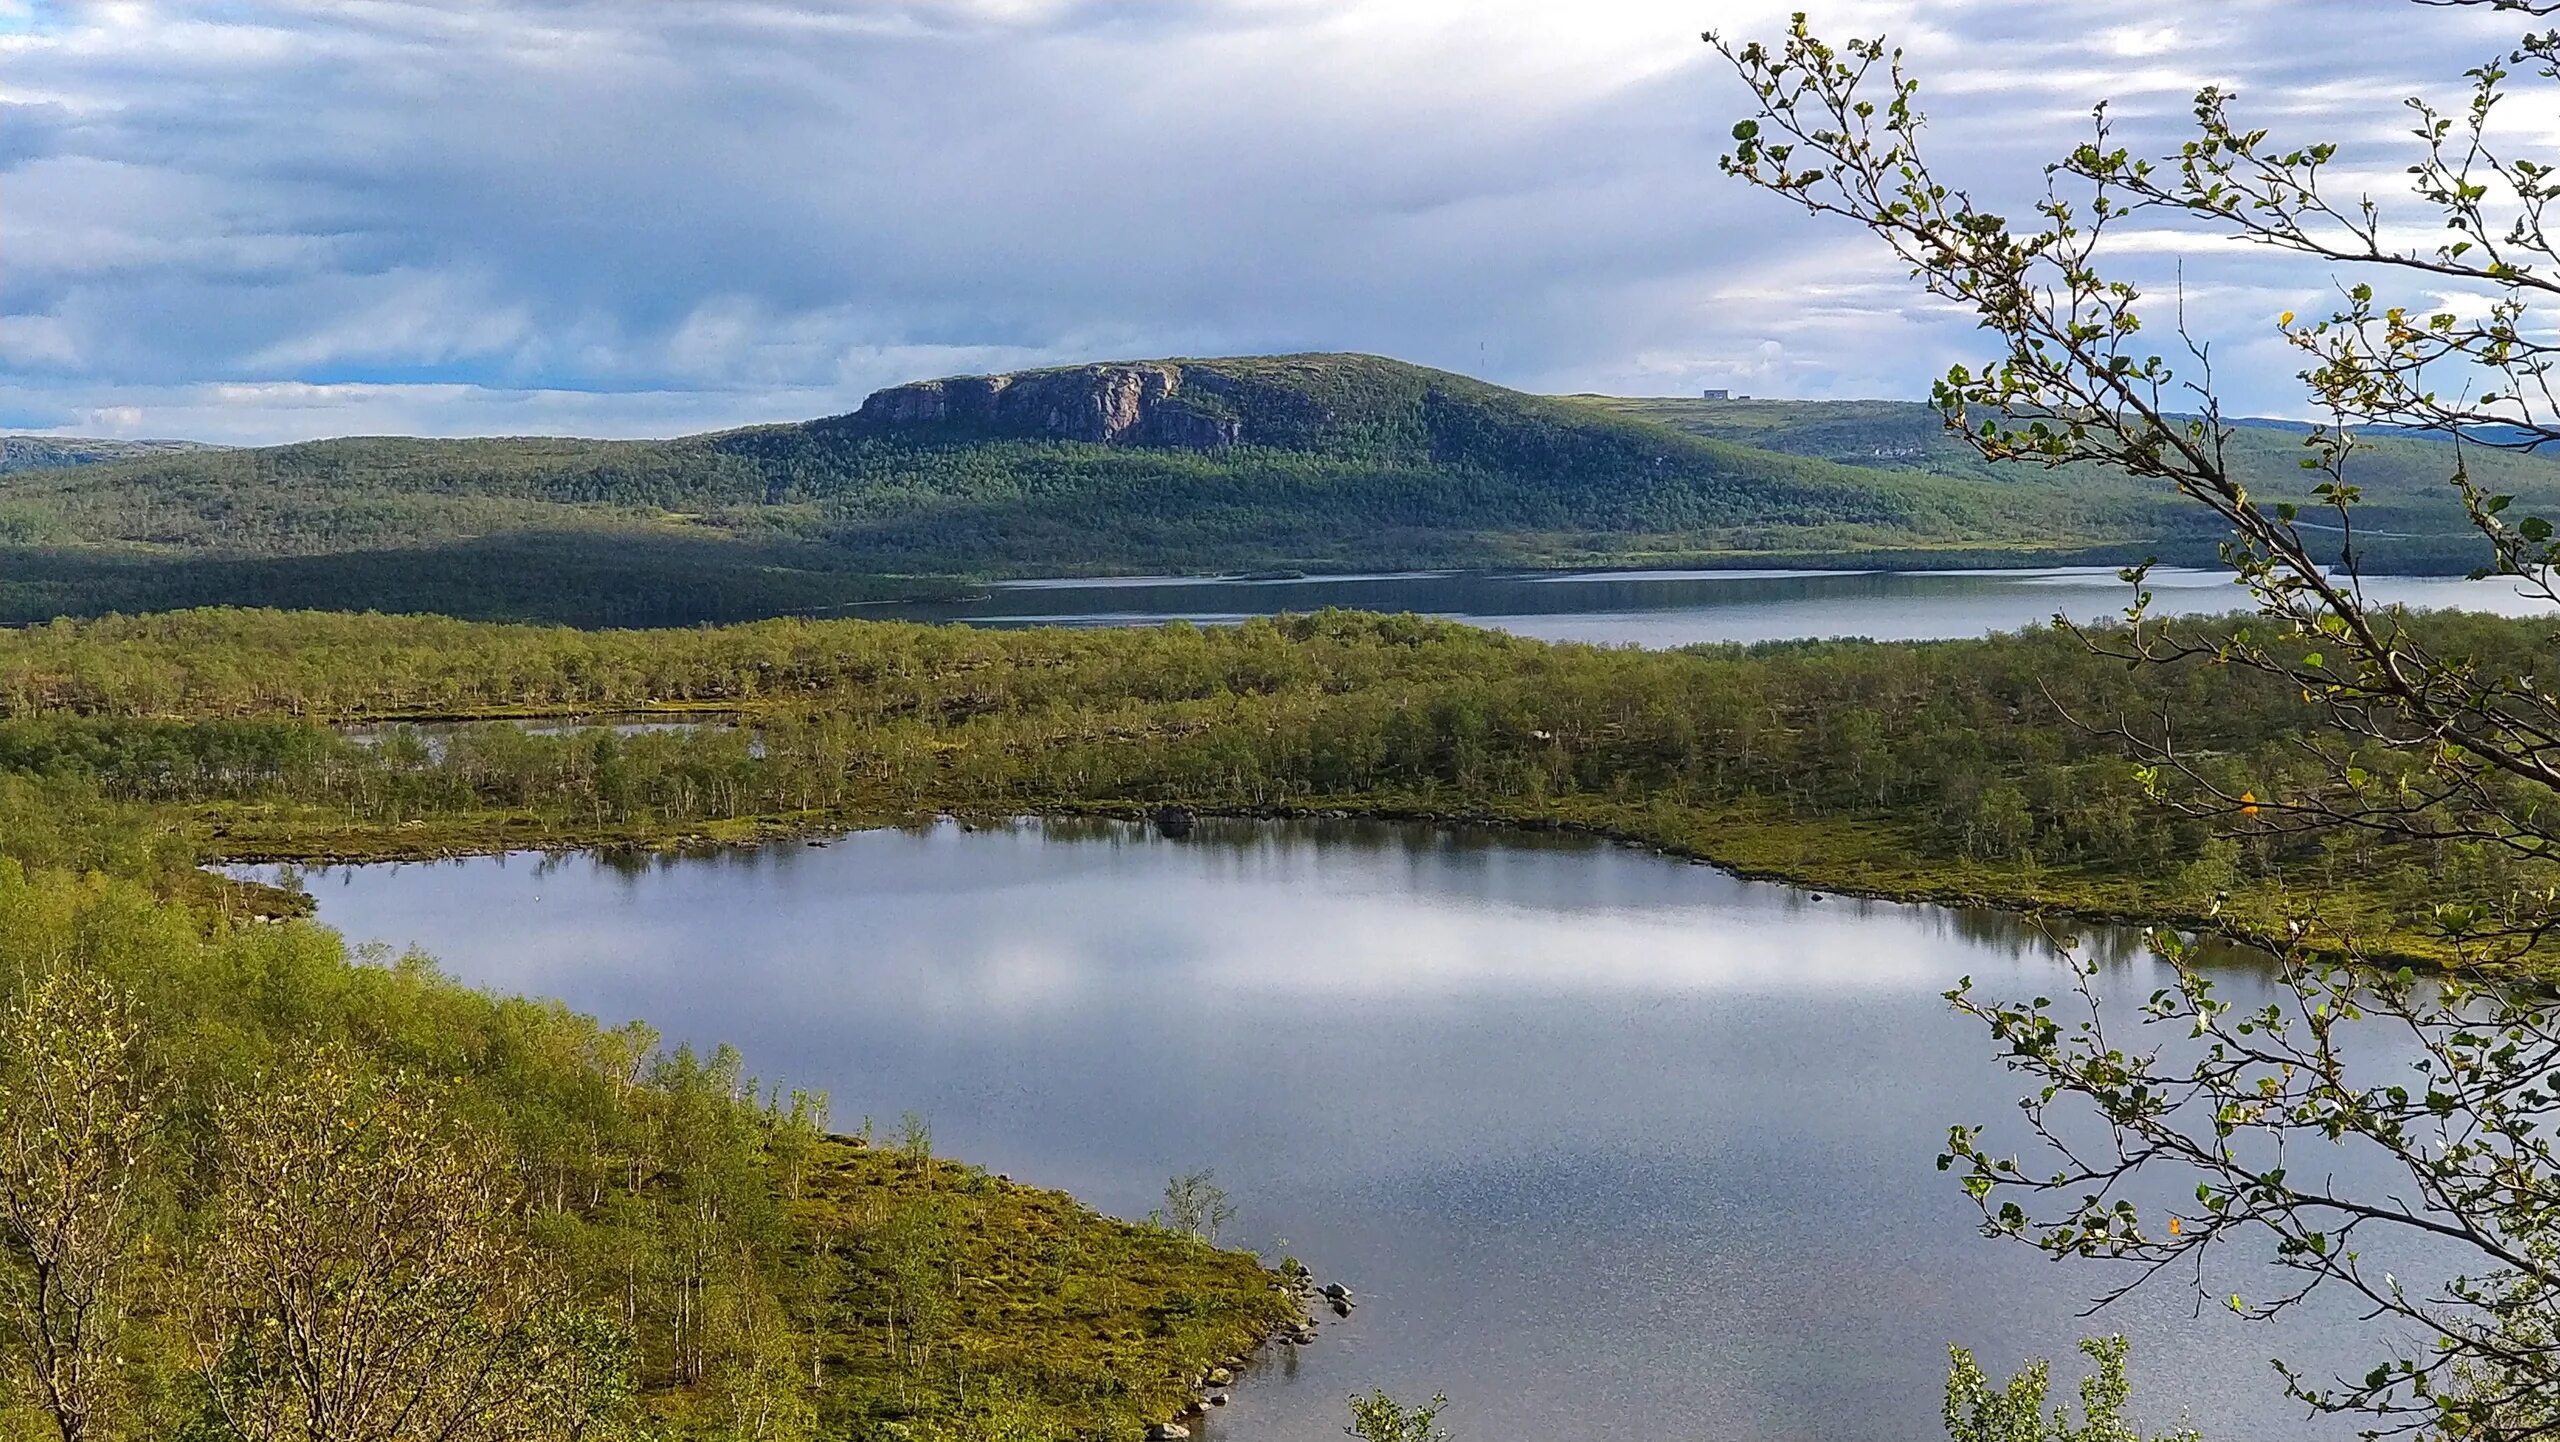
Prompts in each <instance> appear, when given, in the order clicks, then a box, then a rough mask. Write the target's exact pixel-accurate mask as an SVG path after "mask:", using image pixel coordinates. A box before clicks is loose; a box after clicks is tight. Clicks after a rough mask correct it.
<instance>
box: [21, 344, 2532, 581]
mask: <svg viewBox="0 0 2560 1442" xmlns="http://www.w3.org/2000/svg"><path fill="white" fill-rule="evenodd" d="M2239 451H2240V453H2241V455H2242V457H2243V460H2244V462H2245V463H2246V464H2247V466H2248V467H2249V468H2250V470H2251V472H2252V473H2253V476H2254V478H2255V489H2257V490H2258V491H2260V492H2261V493H2262V494H2264V495H2265V496H2266V497H2267V498H2268V499H2269V500H2271V501H2272V500H2276V499H2284V498H2288V497H2292V498H2299V497H2300V494H2301V493H2302V492H2303V491H2304V490H2305V489H2306V488H2307V487H2308V485H2309V484H2310V482H2309V481H2308V480H2306V479H2305V473H2304V472H2302V471H2301V470H2300V469H2299V468H2298V467H2297V465H2296V460H2297V458H2298V455H2299V438H2298V437H2295V436H2291V435H2288V434H2286V433H2284V432H2282V431H2277V430H2266V431H2263V432H2251V433H2249V434H2248V435H2247V437H2246V438H2245V444H2243V445H2241V446H2240V447H2239ZM2360 457H2361V459H2360V461H2359V464H2361V465H2363V466H2364V467H2365V470H2364V472H2363V475H2362V480H2363V483H2364V485H2365V490H2366V494H2367V497H2368V501H2369V504H2370V506H2371V508H2372V509H2371V514H2372V515H2373V516H2375V517H2376V518H2377V521H2378V522H2380V524H2378V525H2377V529H2378V530H2380V531H2382V532H2386V533H2388V534H2383V535H2377V536H2375V537H2374V538H2373V541H2372V545H2373V550H2372V551H2370V552H2369V553H2368V559H2369V560H2370V561H2372V562H2373V563H2374V564H2376V565H2379V566H2385V567H2388V566H2401V567H2408V566H2427V567H2433V568H2435V569H2439V570H2442V569H2456V568H2460V569H2467V568H2468V567H2469V566H2470V565H2472V564H2476V558H2473V557H2471V556H2469V555H2468V553H2462V554H2459V555H2457V554H2455V552H2454V548H2453V543H2454V541H2455V540H2456V539H2458V538H2460V537H2463V536H2465V535H2467V528H2466V527H2465V526H2464V524H2463V521H2462V518H2461V516H2460V515H2459V513H2458V512H2457V511H2456V510H2455V509H2454V508H2453V507H2452V505H2451V503H2450V501H2449V499H2448V498H2447V492H2446V488H2445V486H2444V484H2443V481H2444V471H2445V453H2444V451H2443V450H2442V448H2440V447H2437V446H2433V445H2430V444H2428V443H2425V442H2419V441H2410V440H2401V439H2386V440H2377V441H2375V442H2373V443H2372V444H2371V445H2370V446H2368V447H2367V448H2365V449H2364V450H2363V451H2362V452H2361V453H2360ZM2469 460H2470V464H2471V466H2472V468H2473V471H2474V474H2475V476H2477V477H2479V478H2480V479H2481V481H2482V484H2484V485H2490V486H2493V487H2494V488H2496V489H2498V490H2502V491H2511V492H2514V493H2516V494H2517V495H2518V496H2519V497H2520V498H2523V499H2524V500H2526V501H2531V502H2535V503H2553V504H2560V467H2555V466H2554V465H2553V464H2552V463H2551V462H2547V461H2542V460H2537V459H2533V458H2529V457H2519V456H2507V455H2497V454H2491V455H2473V456H2471V457H2470V458H2469ZM2215 539H2216V535H2215V532H2214V530H2213V528H2212V526H2211V523H2210V520H2209V518H2207V517H2205V516H2204V515H2203V514H2202V513H2201V512H2200V511H2199V510H2197V509H2196V508H2194V507H2191V506H2187V505H2184V504H2182V503H2180V502H2178V501H2176V500H2175V499H2174V498H2172V497H2170V496H2168V495H2167V494H2166V493H2165V492H2163V491H2162V490H2161V489H2160V488H2158V487H2156V486H2153V485H2150V484H2148V483H2143V482H2138V481H2135V480H2133V479H2131V478H2129V477H2125V476H2121V475H2115V474H2110V473H2106V472H2102V471H2094V470H2085V469H2083V470H2065V471H2048V470H2044V469H2041V468H2037V467H2033V466H1998V467H1994V466H1988V465H1985V464H1983V463H1982V462H1980V461H1979V460H1978V459H1976V458H1974V457H1973V456H1972V454H1971V453H1970V452H1969V451H1966V450H1965V449H1964V448H1963V447H1962V445H1961V444H1960V443H1958V442H1956V441H1953V440H1951V439H1949V438H1948V437H1946V436H1945V435H1944V434H1943V433H1942V432H1941V431H1940V430H1939V429H1938V425H1937V421H1936V418H1935V416H1934V414H1933V413H1931V412H1930V411H1929V410H1928V409H1927V408H1926V407H1923V406H1916V405H1908V404H1899V403H1891V402H1831V403H1813V402H1724V401H1703V400H1701V401H1682V400H1621V399H1613V398H1606V397H1572V398H1559V397H1549V396H1536V395H1528V394H1524V393H1522V392H1519V391H1514V390H1507V389H1505V388H1503V387H1500V386H1494V385H1488V384H1486V383H1485V382H1482V381H1478V380H1474V379H1471V378H1469V377H1466V376H1462V375H1457V374H1453V373H1451V372H1448V371H1440V370H1432V369H1429V368H1426V367H1422V366H1414V365H1407V364H1404V363H1402V362H1398V361H1393V360H1387V359H1383V358H1381V357H1377V356H1366V355H1288V356H1255V357H1240V358H1230V359H1216V360H1199V359H1172V360H1147V361H1127V362H1111V363H1103V364H1093V365H1080V366H1067V367H1059V368H1054V369H1045V370H1033V371H1022V372H1015V373H1011V374H1005V375H988V376H957V377H949V378H944V379H940V380H928V381H918V382H914V383H911V384H906V385H898V386H891V387H889V388H887V389H884V390H881V391H879V392H877V393H875V394H873V395H872V396H871V397H870V398H869V399H868V400H866V401H865V402H864V403H863V404H862V405H861V406H860V407H859V408H857V409H855V410H853V411H851V412H849V413H846V414H843V415H837V416H832V417H828V418H825V419H821V420H815V421H807V422H798V423H792V424H782V425H765V426H752V427H748V428H745V429H741V430H735V431H724V432H719V433H716V434H710V435H700V436H689V437H683V438H680V439H676V440H667V441H592V440H574V439H489V440H417V439H403V438H379V437H377V438H356V439H347V440H332V441H316V442H311V443H308V444H303V445H293V446H276V447H267V448H262V449H243V450H198V451H186V452H172V453H160V454H147V455H140V456H126V457H122V458H101V459H99V460H98V461H97V462H96V463H94V464H86V465H79V466H73V467H61V466H55V467H48V468H44V469H33V470H20V471H15V472H11V473H8V474H5V475H0V620H24V619H33V618H41V617H44V616H50V615H53V614H57V613H63V612H70V613H85V612H94V611H97V610H102V609H109V608H116V609H148V608H156V607H161V606H170V605H182V604H207V603H213V602H250V603H260V604H292V605H305V606H329V607H377V608H382V609H399V610H439V611H451V612H455V613H458V614H465V615H475V616H493V615H494V616H548V617H556V618H564V619H572V620H577V621H580V622H598V621H614V622H632V623H638V622H644V621H645V622H658V623H663V622H668V621H681V620H706V619H726V618H735V617H741V616H750V615H762V614H772V613H775V612H781V611H795V610H808V609H822V608H833V607H840V606H843V605H845V604H848V603H853V602H858V601H864V600H871V599H878V598H881V597H884V596H891V595H900V594H912V593H914V592H915V591H916V590H917V589H918V588H919V587H923V588H927V589H931V588H947V587H949V586H952V585H955V584H968V583H973V582H974V581H975V580H977V579H980V578H988V577H997V576H1021V575H1057V574H1102V573H1110V572H1122V573H1126V572H1138V571H1146V572H1167V571H1175V572H1179V571H1214V570H1259V569H1277V568H1295V569H1302V570H1308V571H1323V570H1355V569H1379V568H1396V567H1421V566H1430V567H1447V566H1565V565H1609V566H1626V565H1657V566H1669V565H1764V566H1765V565H1784V564H1796V565H1803V564H1829V565H1839V564H1858V565H1886V566H1891V565H1903V566H1930V565H1961V564H2032V563H2038V562H2061V561H2085V560H2110V561H2121V560H2128V559H2136V558H2139V557H2141V556H2143V555H2146V554H2161V555H2165V556H2169V557H2172V558H2182V559H2205V558H2209V557H2210V556H2211V554H2212V548H2213V543H2214V541H2215Z"/></svg>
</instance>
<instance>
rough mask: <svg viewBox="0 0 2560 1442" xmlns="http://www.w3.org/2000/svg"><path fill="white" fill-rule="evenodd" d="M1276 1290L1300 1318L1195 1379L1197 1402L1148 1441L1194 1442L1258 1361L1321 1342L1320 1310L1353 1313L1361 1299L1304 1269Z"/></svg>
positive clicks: (1154, 1429)
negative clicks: (1199, 1424) (1197, 1428)
mask: <svg viewBox="0 0 2560 1442" xmlns="http://www.w3.org/2000/svg"><path fill="white" fill-rule="evenodd" d="M1281 1278H1282V1279H1281V1281H1279V1282H1277V1283H1275V1284H1274V1286H1275V1288H1276V1289H1279V1290H1284V1291H1286V1292H1288V1293H1289V1294H1290V1296H1291V1299H1292V1300H1293V1301H1295V1302H1296V1303H1297V1306H1298V1316H1297V1318H1296V1319H1295V1320H1294V1321H1289V1322H1284V1323H1282V1324H1281V1325H1279V1326H1278V1327H1275V1328H1273V1329H1272V1330H1271V1331H1270V1332H1268V1333H1266V1334H1265V1335H1264V1336H1263V1338H1262V1340H1261V1342H1259V1343H1258V1344H1256V1345H1255V1346H1254V1347H1253V1348H1252V1349H1251V1350H1249V1351H1245V1352H1239V1353H1237V1354H1236V1355H1235V1356H1232V1357H1229V1358H1227V1359H1226V1360H1225V1361H1223V1362H1220V1363H1218V1364H1217V1365H1216V1366H1213V1367H1210V1368H1207V1369H1206V1370H1204V1371H1202V1372H1201V1373H1200V1375H1199V1376H1197V1377H1195V1378H1193V1379H1192V1381H1191V1393H1192V1396H1191V1401H1190V1402H1189V1403H1187V1404H1185V1405H1184V1407H1183V1408H1182V1410H1181V1411H1179V1412H1176V1413H1175V1414H1174V1415H1173V1416H1171V1417H1169V1418H1167V1419H1166V1420H1164V1421H1162V1422H1158V1423H1155V1424H1154V1425H1153V1426H1150V1427H1149V1428H1148V1429H1147V1442H1188V1439H1189V1438H1190V1436H1191V1427H1190V1424H1191V1423H1192V1422H1193V1421H1194V1420H1196V1419H1198V1418H1201V1417H1205V1416H1207V1415H1208V1414H1209V1413H1210V1412H1212V1411H1214V1410H1216V1409H1217V1408H1220V1407H1224V1406H1226V1405H1228V1404H1229V1403H1231V1402H1233V1401H1234V1400H1235V1398H1234V1395H1233V1393H1232V1392H1230V1390H1229V1389H1230V1388H1233V1387H1235V1386H1238V1385H1240V1384H1241V1383H1242V1382H1243V1381H1244V1380H1245V1379H1246V1377H1247V1376H1248V1375H1249V1374H1250V1372H1251V1370H1252V1368H1253V1366H1254V1364H1255V1362H1256V1361H1258V1360H1259V1359H1260V1358H1261V1357H1262V1356H1263V1355H1265V1354H1266V1353H1268V1352H1269V1351H1270V1350H1271V1349H1272V1348H1274V1347H1293V1348H1294V1347H1311V1346H1313V1345H1315V1341H1316V1313H1318V1312H1320V1311H1330V1312H1331V1313H1333V1315H1334V1316H1335V1317H1337V1318H1343V1317H1348V1316H1350V1315H1351V1310H1352V1309H1353V1308H1354V1307H1357V1306H1358V1305H1360V1304H1359V1302H1358V1300H1357V1299H1356V1298H1354V1296H1353V1295H1352V1292H1351V1289H1350V1288H1349V1287H1347V1286H1345V1285H1343V1284H1342V1283H1340V1282H1327V1283H1325V1284H1323V1285H1321V1286H1319V1285H1317V1283H1316V1279H1315V1274H1314V1273H1312V1272H1309V1271H1308V1270H1307V1269H1306V1268H1304V1267H1298V1268H1296V1269H1295V1270H1285V1269H1284V1270H1283V1272H1282V1274H1281Z"/></svg>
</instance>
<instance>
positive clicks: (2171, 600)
mask: <svg viewBox="0 0 2560 1442" xmlns="http://www.w3.org/2000/svg"><path fill="white" fill-rule="evenodd" d="M2366 588H2367V592H2368V594H2369V595H2370V596H2371V597H2372V598H2373V599H2374V600H2376V601H2379V602H2397V603H2401V604H2406V605H2410V606H2419V607H2442V606H2458V607H2462V608H2465V609H2469V610H2476V611H2499V612H2504V613H2507V614H2524V613H2526V612H2528V611H2532V610H2539V609H2545V607H2544V605H2543V604H2542V603H2540V602H2536V601H2529V600H2528V599H2527V598H2526V597H2524V596H2522V595H2519V594H2518V593H2517V592H2516V590H2515V587H2514V584H2513V583H2512V582H2511V581H2497V580H2491V581H2479V582H2473V581H2465V580H2460V579H2457V578H2451V577H2430V576H2389V577H2375V578H2372V579H2369V580H2368V581H2367V582H2366ZM2151 590H2152V592H2153V596H2154V600H2153V605H2152V610H2153V613H2154V614H2156V615H2170V614H2190V615H2192V614H2211V613H2214V612H2219V611H2233V610H2243V609H2246V608H2247V606H2248V596H2247V594H2246V593H2245V592H2244V591H2242V590H2241V589H2240V588H2239V587H2237V586H2235V585H2233V584H2232V581H2231V577H2230V574H2229V573H2228V572H2223V571H2197V570H2173V569H2166V568H2164V569H2162V570H2159V571H2155V572H2153V574H2152V579H2151ZM2131 599H2132V588H2130V587H2128V586H2126V585H2125V584H2124V583H2123V582H2122V581H2119V580H2118V579H2116V573H2115V571H2114V569H2113V568H2109V567H2072V568H2066V569H2061V570H2042V571H1530V572H1493V571H1444V572H1405V573H1398V574H1388V575H1365V576H1310V577H1306V578H1304V579H1298V580H1279V581H1268V580H1266V581H1248V580H1234V579H1230V580H1218V579H1196V578H1175V577H1122V578H1115V579H1106V580H1083V581H1016V582H1009V583H1006V584H1003V585H999V586H997V587H996V588H994V590H993V591H991V592H990V593H989V594H988V595H987V597H986V598H985V599H983V600H979V601H971V602H964V603H959V604H951V605H929V606H904V607H895V608H887V609H879V610H875V609H872V608H865V609H864V610H863V611H862V613H861V614H863V615H884V616H891V617H898V618H903V619H907V620H917V621H966V622H968V623H970V624H971V625H979V626H1148V625H1156V624H1159V623H1161V622H1165V621H1170V620H1176V619H1180V620H1188V621H1192V622H1195V623H1198V624H1202V625H1213V624H1219V623H1232V622H1238V621H1242V620H1245V619H1247V618H1248V617H1253V616H1268V615H1274V614H1277V613H1279V612H1283V611H1315V610H1321V609H1323V608H1325V607H1327V606H1341V607H1346V608H1350V609H1355V610H1363V611H1391V612H1393V611H1412V612H1416V613H1419V614H1423V615H1432V616H1446V617H1449V618H1451V619H1453V620H1460V621H1468V622H1473V623H1474V624H1477V625H1481V626H1491V627H1494V628H1496V629H1499V630H1504V631H1511V632H1515V633H1517V634H1519V635H1523V636H1535V637H1538V638H1540V639H1542V640H1549V641H1589V642H1595V643H1599V644H1603V645H1636V646H1648V647H1667V646H1687V645H1693V644H1695V643H1698V642H1701V641H1779V640H1794V639H1798V638H1803V637H1835V636H1866V637H1871V638H1873V639H1875V640H1879V641H1927V640H1943V639H1948V638H1961V637H1970V636H1980V635H1983V634H1985V633H1986V632H1991V631H2014V630H2017V629H2018V628H2020V627H2022V626H2039V625H2042V624H2044V623H2045V622H2047V621H2050V620H2051V619H2053V617H2054V615H2055V613H2057V612H2059V613H2061V614H2063V615H2066V616H2069V617H2070V618H2071V619H2073V620H2075V621H2090V620H2097V619H2101V618H2105V617H2110V616H2118V615H2121V614H2122V613H2123V611H2124V608H2125V606H2126V604H2127V603H2128V602H2129V601H2131Z"/></svg>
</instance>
